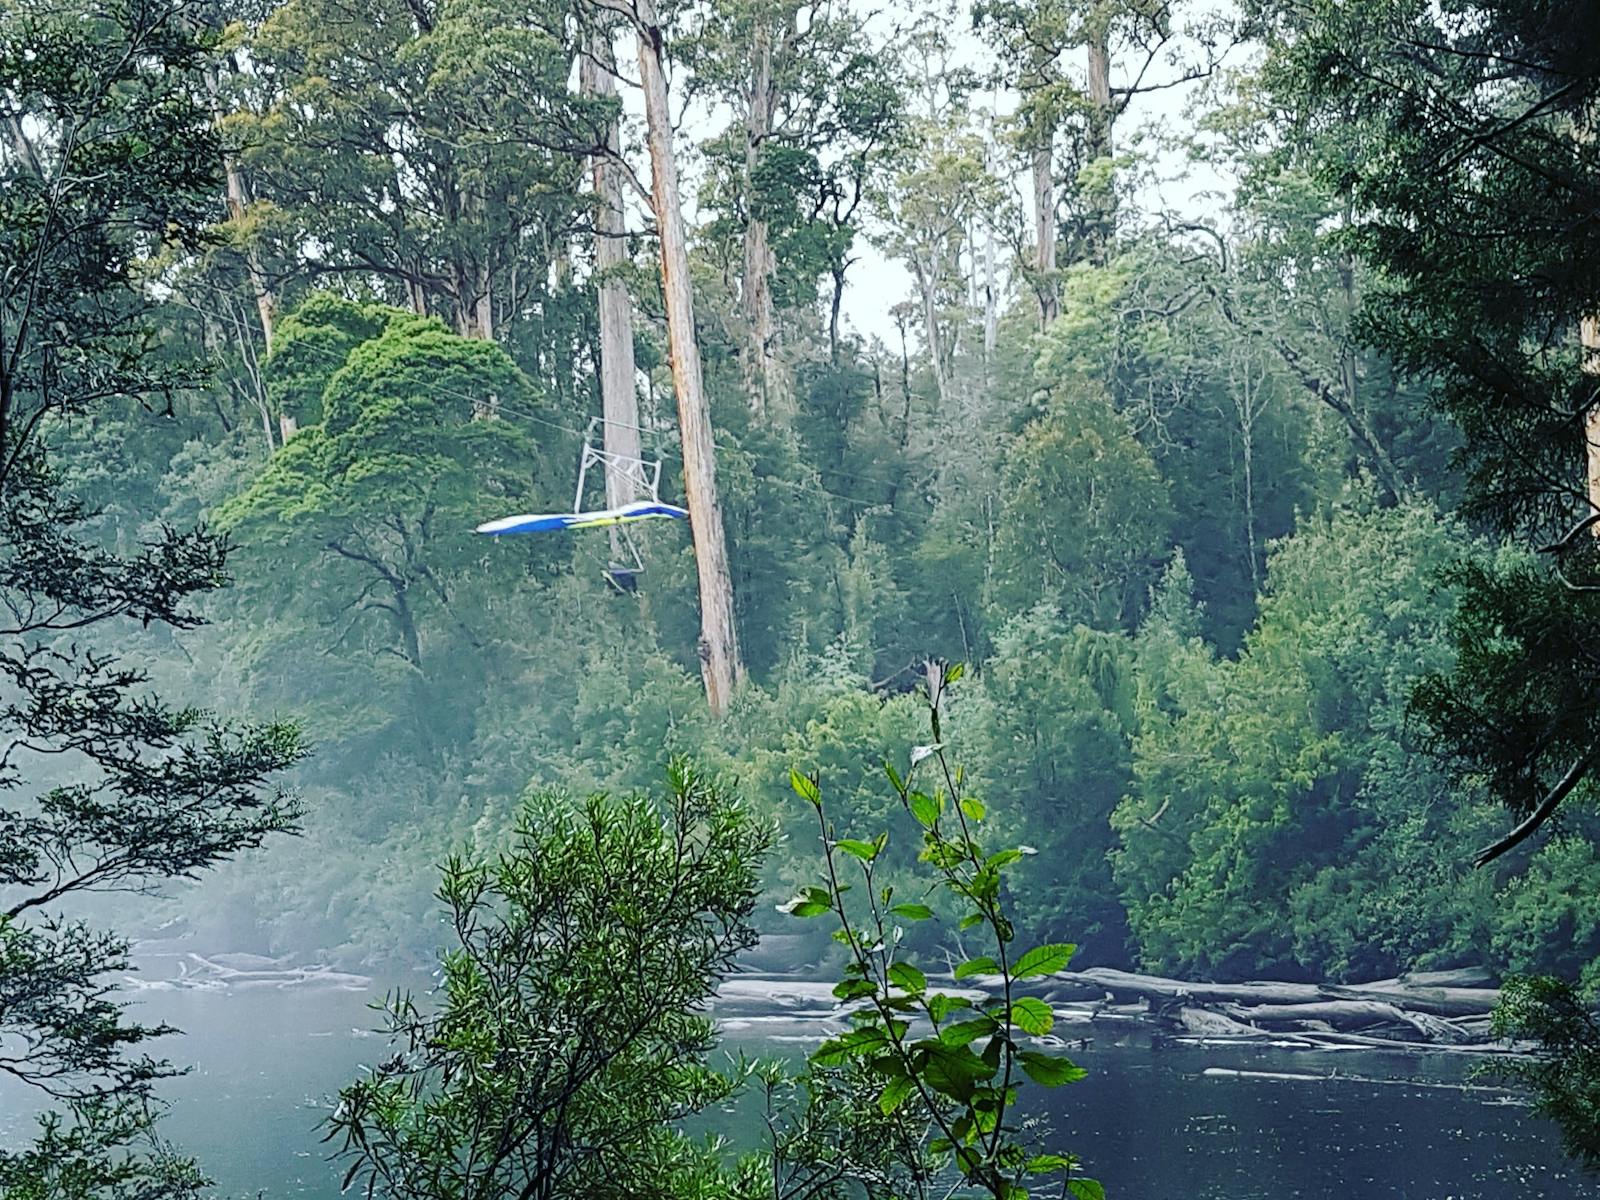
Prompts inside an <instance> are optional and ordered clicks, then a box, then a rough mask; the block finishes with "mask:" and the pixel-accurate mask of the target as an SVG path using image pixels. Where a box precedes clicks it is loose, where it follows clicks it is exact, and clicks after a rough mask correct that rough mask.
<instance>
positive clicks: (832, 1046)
mask: <svg viewBox="0 0 1600 1200" xmlns="http://www.w3.org/2000/svg"><path fill="white" fill-rule="evenodd" d="M888 1040H889V1039H888V1036H887V1035H886V1034H885V1033H884V1032H883V1030H881V1029H878V1028H877V1027H875V1026H872V1027H868V1028H866V1029H853V1030H851V1031H850V1032H849V1033H845V1034H841V1035H840V1036H838V1037H836V1038H829V1039H828V1040H827V1041H825V1042H823V1043H822V1045H820V1046H818V1047H817V1048H816V1049H815V1050H814V1051H812V1053H811V1061H812V1062H813V1063H815V1064H816V1065H817V1066H819V1067H838V1066H842V1065H844V1063H845V1062H846V1061H847V1060H848V1059H852V1058H860V1057H861V1056H862V1055H865V1054H870V1053H872V1052H873V1051H874V1050H876V1049H878V1047H880V1046H883V1045H885V1044H886V1043H887V1042H888Z"/></svg>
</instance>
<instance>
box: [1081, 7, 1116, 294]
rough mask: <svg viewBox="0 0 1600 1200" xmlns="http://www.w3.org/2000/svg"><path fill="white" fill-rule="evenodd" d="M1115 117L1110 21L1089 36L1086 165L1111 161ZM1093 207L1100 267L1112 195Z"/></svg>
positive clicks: (1093, 255)
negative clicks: (1087, 159) (1112, 131)
mask: <svg viewBox="0 0 1600 1200" xmlns="http://www.w3.org/2000/svg"><path fill="white" fill-rule="evenodd" d="M1115 113H1116V110H1115V109H1114V108H1113V107H1112V99H1111V27H1110V23H1109V21H1105V20H1102V21H1100V22H1097V23H1096V25H1095V27H1094V28H1092V29H1091V31H1090V34H1089V145H1088V158H1089V161H1091V162H1094V161H1097V160H1099V159H1103V158H1110V157H1111V153H1112V148H1111V123H1112V119H1113V117H1114V116H1115ZM1108 186H1109V185H1108ZM1095 203H1096V207H1095V210H1094V212H1093V214H1092V215H1091V218H1090V228H1089V261H1090V262H1093V263H1095V264H1097V265H1100V266H1103V265H1104V264H1105V262H1106V260H1107V259H1108V258H1110V256H1111V243H1112V238H1113V235H1114V232H1115V222H1116V198H1115V195H1111V196H1106V197H1097V198H1096V202H1095Z"/></svg>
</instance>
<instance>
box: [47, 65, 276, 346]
mask: <svg viewBox="0 0 1600 1200" xmlns="http://www.w3.org/2000/svg"><path fill="white" fill-rule="evenodd" d="M205 84H206V91H207V92H208V93H209V94H210V96H211V103H212V105H213V107H215V108H216V110H217V116H219V117H220V116H221V115H222V111H221V110H222V84H221V81H220V80H219V79H218V77H217V69H216V68H215V67H207V68H206V72H205ZM19 131H20V130H19ZM222 172H223V180H224V183H225V185H226V187H227V197H228V217H229V219H231V220H232V221H233V222H234V223H235V224H237V225H241V226H242V225H243V223H244V215H245V211H246V210H247V209H248V208H249V207H250V199H251V197H250V188H249V185H248V184H247V183H246V182H245V178H244V174H243V172H241V171H240V170H239V160H238V158H236V157H235V156H234V155H233V154H232V153H231V152H229V151H227V150H224V151H223V152H222ZM242 232H243V231H242V230H241V233H242ZM244 261H245V273H246V275H247V276H248V277H249V280H250V291H251V294H252V295H253V296H254V297H255V302H256V317H257V319H258V320H259V321H260V322H261V340H262V342H263V343H264V344H265V346H266V354H271V353H272V330H273V326H274V324H275V314H276V310H277V297H276V296H274V294H273V291H272V286H271V284H269V283H268V282H267V273H266V272H265V271H264V270H263V269H262V267H261V256H260V254H259V253H258V252H257V250H256V247H255V244H254V243H253V242H252V241H250V240H249V239H248V238H246V240H245V252H244ZM263 357H265V354H264V355H263Z"/></svg>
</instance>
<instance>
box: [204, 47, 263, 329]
mask: <svg viewBox="0 0 1600 1200" xmlns="http://www.w3.org/2000/svg"><path fill="white" fill-rule="evenodd" d="M205 83H206V90H207V92H209V93H210V96H211V103H212V105H213V106H214V107H215V108H216V110H217V114H218V115H219V116H220V115H221V112H222V85H221V81H220V80H219V79H218V78H217V71H216V68H215V67H210V68H207V70H206V73H205ZM222 172H223V180H224V183H225V186H226V188H227V201H228V217H229V219H230V220H232V221H233V223H234V224H235V225H238V226H241V230H240V232H241V234H242V233H243V229H242V226H243V224H244V218H245V213H246V211H247V210H248V209H249V207H250V203H251V196H250V185H249V184H248V183H247V182H246V180H245V177H244V173H243V172H242V171H240V170H239V160H238V158H237V157H236V156H235V155H234V154H233V153H232V152H230V151H227V150H224V151H223V152H222ZM244 262H245V274H246V275H247V277H248V278H249V280H250V292H251V294H252V295H253V296H254V297H255V302H256V317H257V319H258V320H259V321H260V322H261V340H262V342H263V343H264V345H265V351H264V353H263V355H262V357H265V356H266V355H267V354H271V353H272V331H273V327H274V325H275V324H276V313H277V297H276V295H275V294H274V293H273V290H272V285H271V284H270V283H269V282H268V280H267V273H266V271H265V270H263V269H262V266H261V256H260V254H259V253H258V252H257V250H256V247H255V244H254V243H253V242H252V241H251V240H250V239H249V238H248V237H247V238H245V252H244Z"/></svg>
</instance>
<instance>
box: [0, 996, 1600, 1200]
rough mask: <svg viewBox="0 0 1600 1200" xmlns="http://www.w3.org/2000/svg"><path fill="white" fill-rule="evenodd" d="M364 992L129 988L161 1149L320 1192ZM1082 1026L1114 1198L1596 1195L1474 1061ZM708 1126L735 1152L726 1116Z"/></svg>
mask: <svg viewBox="0 0 1600 1200" xmlns="http://www.w3.org/2000/svg"><path fill="white" fill-rule="evenodd" d="M418 982H419V983H420V985H421V986H423V987H425V986H426V985H427V980H426V979H421V980H420V981H418ZM377 993H378V989H376V988H375V989H372V990H366V989H350V990H346V989H340V988H334V987H303V986H301V987H275V986H254V987H248V986H241V987H229V988H217V989H212V990H202V989H177V990H146V991H143V992H140V993H138V998H137V1006H138V1010H139V1014H140V1016H141V1017H143V1018H145V1019H147V1020H155V1019H160V1020H167V1021H170V1022H172V1023H173V1024H175V1025H177V1026H179V1027H180V1028H182V1029H184V1030H185V1031H186V1032H187V1036H186V1037H185V1038H182V1039H174V1040H173V1041H172V1042H171V1043H170V1050H169V1051H168V1052H169V1053H170V1055H171V1056H172V1057H173V1058H174V1059H175V1060H178V1061H183V1062H189V1063H192V1064H194V1069H193V1071H192V1073H190V1074H189V1075H187V1076H185V1077H184V1078H181V1079H177V1080H173V1081H171V1082H170V1083H169V1084H167V1085H165V1087H164V1089H163V1091H164V1094H165V1095H167V1096H168V1097H170V1098H171V1101H172V1107H171V1113H170V1116H169V1119H168V1121H167V1124H166V1129H167V1132H168V1134H169V1136H171V1137H172V1138H173V1139H174V1140H175V1141H177V1142H178V1143H180V1144H181V1145H182V1146H183V1147H185V1148H186V1149H187V1150H189V1151H191V1152H193V1153H195V1154H197V1155H198V1156H200V1158H201V1160H202V1161H203V1163H204V1165H205V1167H206V1168H207V1170H208V1171H209V1172H210V1173H211V1174H212V1175H213V1176H214V1177H215V1178H216V1179H217V1181H218V1184H219V1187H220V1189H221V1190H222V1191H223V1192H224V1193H225V1194H228V1195H232V1196H249V1195H253V1194H255V1193H256V1192H258V1191H259V1192H260V1193H262V1194H263V1195H264V1196H265V1197H266V1200H278V1198H284V1200H288V1198H289V1197H316V1198H318V1200H323V1198H331V1197H334V1196H336V1195H337V1194H338V1176H339V1172H338V1170H337V1169H336V1168H335V1167H334V1166H332V1165H330V1164H329V1163H328V1162H327V1161H325V1155H326V1152H327V1147H325V1146H323V1145H322V1144H321V1143H320V1141H319V1138H320V1133H319V1129H318V1125H319V1122H320V1121H321V1120H322V1118H323V1115H324V1113H325V1112H326V1110H327V1105H328V1103H329V1097H330V1096H331V1095H332V1094H333V1093H334V1091H335V1090H336V1089H337V1088H338V1086H339V1085H340V1083H341V1082H343V1081H345V1080H347V1079H349V1078H351V1077H352V1076H353V1075H354V1074H355V1073H356V1072H358V1071H359V1070H360V1069H361V1067H362V1065H363V1064H367V1063H372V1062H376V1061H379V1060H381V1059H382V1058H383V1057H386V1041H385V1040H384V1039H383V1038H382V1037H381V1036H378V1035H376V1034H374V1033H373V1032H372V1030H374V1029H375V1028H376V1027H377V1025H378V1023H379V1022H378V1018H377V1015H376V1014H375V1013H374V1012H372V1011H371V1010H370V1009H369V1008H368V1005H369V1004H370V1003H371V1001H372V1000H373V999H374V997H375V995H376V994H377ZM1069 1032H1070V1033H1071V1034H1072V1035H1074V1036H1075V1035H1076V1034H1077V1032H1078V1031H1077V1030H1076V1029H1075V1030H1071V1031H1069ZM1083 1032H1084V1033H1085V1035H1086V1036H1092V1037H1093V1039H1094V1040H1093V1043H1092V1045H1091V1046H1090V1047H1088V1048H1087V1049H1084V1050H1080V1051H1076V1052H1074V1054H1073V1057H1074V1058H1075V1059H1076V1060H1077V1061H1079V1062H1080V1063H1082V1065H1084V1066H1085V1067H1087V1068H1088V1069H1089V1077H1088V1079H1086V1080H1085V1081H1083V1082H1082V1083H1079V1084H1076V1085H1073V1086H1071V1087H1066V1088H1062V1089H1059V1090H1058V1091H1056V1092H1054V1093H1053V1094H1052V1104H1053V1108H1052V1111H1051V1117H1052V1119H1053V1122H1054V1124H1055V1126H1056V1128H1057V1130H1058V1131H1059V1134H1060V1137H1059V1144H1060V1145H1062V1146H1064V1147H1066V1148H1068V1149H1070V1150H1072V1151H1074V1152H1075V1153H1078V1154H1080V1155H1082V1156H1083V1157H1084V1158H1085V1159H1086V1160H1087V1162H1088V1164H1089V1166H1090V1168H1091V1173H1093V1174H1094V1175H1096V1176H1098V1177H1099V1178H1100V1179H1101V1180H1102V1181H1103V1182H1104V1183H1105V1185H1106V1188H1107V1194H1108V1196H1110V1197H1112V1200H1213V1198H1214V1200H1223V1198H1224V1197H1226V1198H1227V1200H1255V1198H1259V1200H1282V1198H1288V1197H1301V1198H1305V1200H1346V1198H1349V1200H1357V1198H1360V1200H1367V1198H1384V1200H1390V1198H1393V1200H1488V1198H1489V1197H1504V1196H1510V1195H1520V1196H1533V1197H1542V1198H1545V1200H1566V1198H1568V1197H1577V1196H1582V1195H1592V1194H1593V1191H1592V1187H1593V1185H1592V1184H1589V1183H1586V1181H1585V1180H1584V1179H1583V1178H1582V1177H1581V1176H1580V1175H1579V1174H1578V1173H1577V1172H1576V1171H1574V1170H1573V1169H1572V1168H1570V1167H1569V1166H1568V1165H1567V1164H1566V1163H1565V1162H1564V1160H1563V1158H1562V1156H1561V1154H1560V1151H1559V1149H1558V1147H1557V1145H1556V1141H1555V1134H1554V1130H1553V1129H1552V1128H1551V1127H1550V1126H1549V1125H1548V1124H1547V1123H1545V1122H1543V1121H1540V1120H1537V1119H1535V1118H1533V1117H1531V1116H1530V1115H1529V1113H1528V1111H1527V1109H1526V1108H1525V1107H1524V1106H1523V1105H1522V1104H1521V1103H1519V1102H1518V1100H1517V1099H1516V1097H1514V1096H1513V1095H1512V1094H1510V1093H1508V1092H1506V1091H1503V1090H1501V1089H1497V1088H1492V1087H1487V1086H1482V1085H1476V1084H1472V1083H1471V1081H1470V1080H1469V1079H1468V1075H1469V1072H1470V1071H1471V1068H1472V1063H1473V1062H1474V1061H1476V1060H1475V1059H1474V1058H1473V1057H1471V1056H1465V1055H1449V1054H1431V1055H1425V1056H1421V1057H1416V1056H1410V1055H1402V1054H1390V1053H1373V1052H1367V1051H1340V1052H1321V1053H1316V1052H1305V1051H1294V1050H1283V1049H1274V1048H1264V1047H1248V1048H1247V1047H1241V1046H1170V1045H1169V1046H1163V1047H1159V1048H1158V1047H1154V1046H1152V1045H1151V1041H1150V1037H1149V1034H1148V1033H1146V1032H1144V1031H1137V1032H1129V1031H1127V1030H1125V1029H1120V1028H1113V1027H1101V1026H1094V1027H1087V1028H1085V1029H1084V1030H1083ZM819 1033H820V1030H819V1028H818V1026H817V1024H816V1023H815V1022H811V1021H805V1020H800V1019H793V1018H784V1019H773V1020H746V1019H735V1020H730V1021H728V1022H727V1023H726V1029H725V1039H726V1044H727V1045H728V1046H729V1047H730V1048H735V1047H736V1048H740V1049H744V1050H746V1051H748V1052H771V1053H780V1054H795V1053H798V1052H800V1051H802V1050H803V1049H804V1048H805V1047H806V1046H807V1045H809V1044H810V1041H811V1040H812V1039H814V1038H815V1037H816V1036H817V1035H818V1034H819ZM1461 1085H1466V1086H1464V1087H1463V1086H1461ZM723 1119H725V1120H727V1121H728V1122H729V1123H730V1128H729V1133H730V1135H732V1136H733V1137H734V1138H735V1139H736V1140H737V1139H738V1138H739V1137H740V1131H739V1130H738V1129H737V1128H734V1127H732V1126H734V1125H736V1124H737V1121H738V1118H737V1115H736V1114H729V1115H725V1116H724V1117H723ZM27 1124H28V1119H27V1117H26V1116H25V1114H24V1112H23V1110H22V1106H21V1103H20V1102H19V1098H18V1097H17V1095H16V1093H15V1092H6V1093H3V1094H0V1139H3V1140H5V1141H6V1142H8V1143H9V1142H14V1141H15V1140H16V1139H18V1138H19V1137H20V1136H22V1135H23V1134H24V1133H25V1132H26V1129H27Z"/></svg>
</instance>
